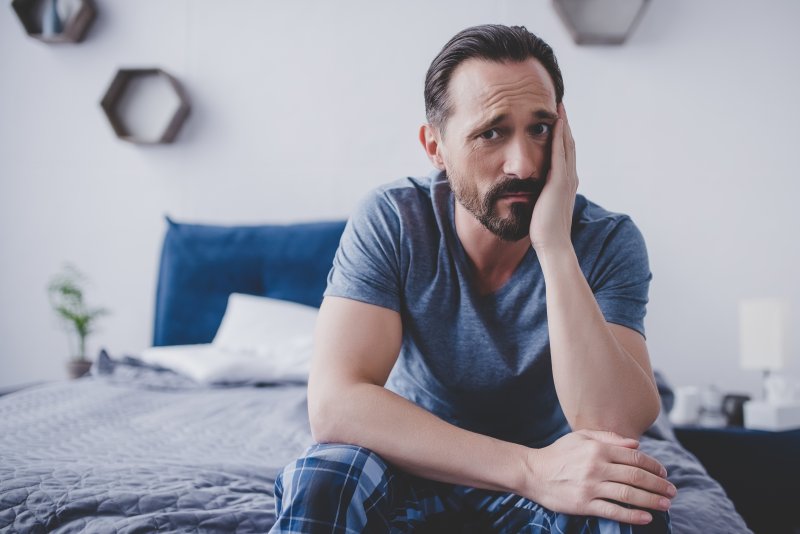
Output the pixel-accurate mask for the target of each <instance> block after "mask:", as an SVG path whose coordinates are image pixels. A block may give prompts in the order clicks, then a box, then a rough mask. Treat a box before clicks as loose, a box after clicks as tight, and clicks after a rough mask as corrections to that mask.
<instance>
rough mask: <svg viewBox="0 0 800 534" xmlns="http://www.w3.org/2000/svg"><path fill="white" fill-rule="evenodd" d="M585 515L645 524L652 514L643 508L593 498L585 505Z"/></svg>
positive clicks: (651, 518)
mask: <svg viewBox="0 0 800 534" xmlns="http://www.w3.org/2000/svg"><path fill="white" fill-rule="evenodd" d="M587 509H588V513H587V515H595V516H597V517H605V518H608V519H612V520H614V521H618V522H620V523H630V524H633V525H646V524H647V523H649V522H650V521H652V520H653V516H652V515H650V514H648V513H647V512H645V511H643V510H636V509H631V508H625V507H624V506H620V505H619V504H615V503H613V502H609V501H605V500H602V499H595V500H593V501H592V502H590V503H589V506H587Z"/></svg>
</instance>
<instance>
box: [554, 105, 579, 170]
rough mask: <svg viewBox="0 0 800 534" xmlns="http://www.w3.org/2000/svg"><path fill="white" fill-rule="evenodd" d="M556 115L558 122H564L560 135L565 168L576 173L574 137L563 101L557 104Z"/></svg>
mask: <svg viewBox="0 0 800 534" xmlns="http://www.w3.org/2000/svg"><path fill="white" fill-rule="evenodd" d="M558 116H559V119H560V120H559V122H563V123H564V125H563V134H562V136H561V137H562V145H563V147H564V158H565V162H566V165H567V169H569V171H570V173H572V174H573V175H576V174H577V164H576V158H575V139H574V138H573V137H572V128H570V125H569V119H567V108H565V107H564V103H563V102H561V103H560V104H559V105H558Z"/></svg>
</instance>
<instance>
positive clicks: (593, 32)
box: [553, 0, 650, 45]
mask: <svg viewBox="0 0 800 534" xmlns="http://www.w3.org/2000/svg"><path fill="white" fill-rule="evenodd" d="M649 3H650V0H553V7H554V8H555V10H556V12H557V13H558V15H559V17H561V20H562V22H563V23H564V25H565V26H566V27H567V29H568V30H569V33H570V34H571V35H572V39H573V40H574V41H575V43H577V44H579V45H587V44H622V43H624V42H625V41H626V39H627V38H628V37H629V36H630V35H631V33H632V32H633V29H634V28H635V27H636V24H638V22H639V20H640V19H641V18H642V15H643V14H644V10H645V8H646V7H647V4H649Z"/></svg>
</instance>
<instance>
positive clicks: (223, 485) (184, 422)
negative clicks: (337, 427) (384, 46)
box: [0, 359, 749, 534]
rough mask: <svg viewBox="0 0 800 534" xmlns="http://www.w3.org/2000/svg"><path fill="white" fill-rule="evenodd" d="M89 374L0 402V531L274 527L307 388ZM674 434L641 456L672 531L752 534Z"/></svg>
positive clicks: (306, 437)
mask: <svg viewBox="0 0 800 534" xmlns="http://www.w3.org/2000/svg"><path fill="white" fill-rule="evenodd" d="M93 372H94V374H95V376H93V377H89V378H85V379H80V380H76V381H72V382H63V383H53V384H49V385H45V386H40V387H35V388H30V389H27V390H23V391H20V392H17V393H14V394H11V395H7V396H5V397H2V398H0V531H2V532H98V533H133V532H156V531H158V532H266V531H267V530H269V527H270V526H271V525H272V524H273V522H274V498H273V483H274V481H275V476H276V475H277V473H278V472H279V470H280V469H281V468H282V467H283V466H284V465H285V464H287V463H288V462H290V461H291V460H292V459H294V458H295V457H297V456H298V455H299V454H300V453H301V452H302V451H303V449H304V448H305V447H306V446H307V445H308V444H310V443H311V437H310V433H309V431H308V419H307V415H306V396H305V386H304V385H291V384H284V385H280V386H268V387H216V388H208V387H200V386H197V385H195V384H193V383H192V382H190V381H189V380H188V379H184V378H182V377H180V376H178V375H175V374H173V373H169V372H164V371H158V370H155V369H150V368H147V367H143V366H140V365H135V362H128V363H126V364H122V363H114V362H112V361H110V360H108V359H103V360H102V362H100V363H99V364H98V365H96V366H95V369H94V371H93ZM662 423H663V421H662ZM670 433H671V431H670V430H669V428H666V427H663V428H661V429H660V431H659V429H658V428H656V429H655V430H654V435H657V436H659V435H660V438H663V439H643V442H642V448H643V449H644V450H645V451H646V452H648V453H650V454H652V455H653V456H655V457H657V458H658V459H659V460H661V462H662V463H664V464H665V465H666V466H667V469H668V470H669V472H670V478H671V479H672V481H673V482H674V483H675V484H676V485H677V486H678V488H679V494H678V497H676V498H675V500H674V501H673V508H672V512H671V513H672V523H673V532H675V533H706V534H714V533H720V534H722V533H724V534H733V533H738V532H749V531H748V530H747V529H746V528H745V526H744V524H743V523H742V521H741V519H740V518H739V516H738V515H737V514H736V513H735V511H734V509H733V506H732V504H731V503H730V501H729V500H728V499H727V498H726V497H725V494H724V492H723V490H722V489H721V488H720V487H719V485H718V484H717V483H716V482H714V481H713V480H711V479H710V478H708V476H707V475H706V474H705V471H704V470H703V468H702V467H701V466H700V465H699V463H698V462H697V460H696V459H695V458H694V457H693V456H691V455H690V454H689V453H688V452H686V451H685V450H684V449H682V448H681V447H680V446H679V445H678V444H677V443H676V442H675V441H674V439H673V438H671V436H670V435H669V434H670Z"/></svg>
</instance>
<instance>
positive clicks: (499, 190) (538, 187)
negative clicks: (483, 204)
mask: <svg viewBox="0 0 800 534" xmlns="http://www.w3.org/2000/svg"><path fill="white" fill-rule="evenodd" d="M543 187H544V180H532V179H530V178H526V179H524V180H521V179H519V178H510V177H509V178H504V179H503V180H502V181H500V182H497V183H496V184H494V185H493V186H492V187H491V189H490V190H489V191H488V192H487V194H486V197H487V198H492V199H496V198H498V197H501V196H503V195H514V194H519V193H531V194H535V193H541V192H542V188H543Z"/></svg>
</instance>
